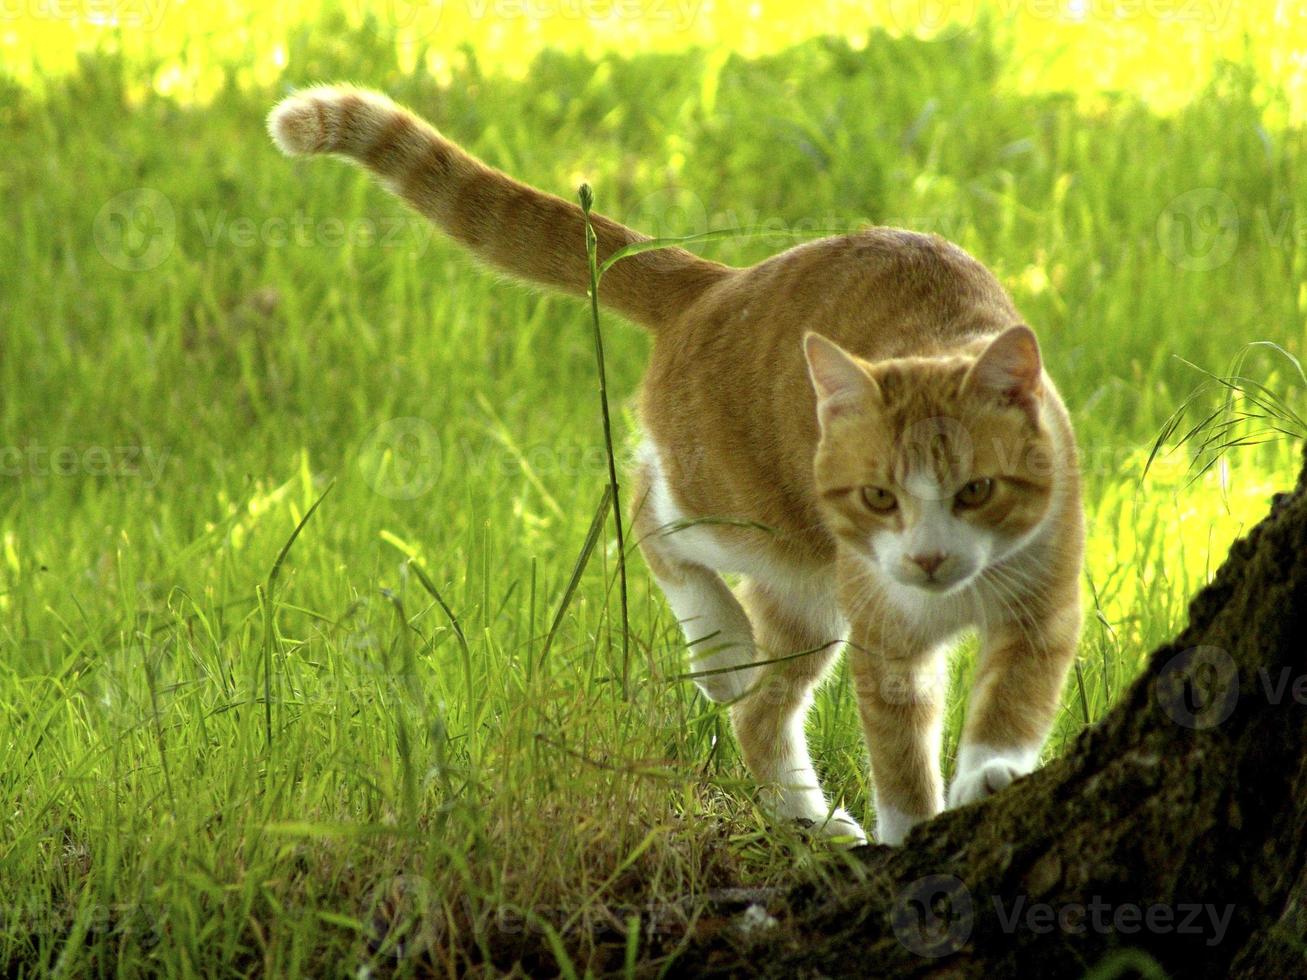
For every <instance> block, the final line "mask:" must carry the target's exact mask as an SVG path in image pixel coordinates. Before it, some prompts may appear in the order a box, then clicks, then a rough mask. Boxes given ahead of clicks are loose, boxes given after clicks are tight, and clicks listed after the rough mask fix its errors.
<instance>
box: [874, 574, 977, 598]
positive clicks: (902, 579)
mask: <svg viewBox="0 0 1307 980" xmlns="http://www.w3.org/2000/svg"><path fill="white" fill-rule="evenodd" d="M889 577H890V578H891V579H893V580H894V582H895V584H897V585H899V586H902V587H904V588H908V589H915V590H917V591H919V592H924V593H926V594H928V595H938V596H944V595H950V594H952V593H954V592H961V591H962V590H963V589H965V588H966V587H967V586H968V585H969V584H971V581H972V580H973V579H974V578H975V574H974V573H973V572H972V571H971V570H969V569H961V570H951V571H949V572H947V573H943V574H941V573H939V572H936V573H934V574H931V575H925V574H920V573H918V574H912V573H910V572H896V573H894V574H891V575H890V576H889Z"/></svg>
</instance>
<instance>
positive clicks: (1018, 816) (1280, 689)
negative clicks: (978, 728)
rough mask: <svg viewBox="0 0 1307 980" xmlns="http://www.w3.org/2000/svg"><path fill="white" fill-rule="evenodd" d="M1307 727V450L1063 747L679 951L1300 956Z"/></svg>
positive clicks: (808, 968) (1046, 965) (936, 959)
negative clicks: (1174, 628)
mask: <svg viewBox="0 0 1307 980" xmlns="http://www.w3.org/2000/svg"><path fill="white" fill-rule="evenodd" d="M1305 745H1307V469H1305V470H1304V473H1303V475H1302V476H1300V477H1299V483H1298V486H1297V488H1296V489H1295V490H1294V491H1293V492H1292V493H1289V494H1280V495H1277V497H1276V498H1275V500H1274V502H1273V504H1272V507H1271V512H1270V514H1269V515H1268V516H1267V517H1266V518H1265V519H1264V520H1262V521H1261V523H1260V524H1258V525H1257V527H1255V528H1254V529H1253V530H1252V532H1251V533H1250V534H1248V535H1247V536H1246V537H1244V538H1243V539H1241V540H1240V541H1238V542H1236V543H1235V545H1234V546H1233V547H1232V548H1231V550H1230V554H1229V556H1228V557H1227V558H1226V561H1225V563H1224V565H1223V566H1222V567H1221V569H1220V570H1219V571H1218V572H1217V574H1216V576H1215V578H1214V580H1213V581H1212V583H1211V584H1210V585H1209V586H1207V587H1206V588H1205V589H1203V590H1202V591H1201V592H1200V593H1199V594H1198V595H1197V596H1196V597H1195V598H1194V600H1193V602H1192V603H1191V605H1190V609H1189V625H1188V626H1187V627H1186V628H1185V630H1184V631H1183V632H1182V633H1181V634H1180V635H1179V636H1177V637H1176V638H1175V639H1174V640H1173V641H1172V642H1171V643H1169V644H1167V645H1165V646H1163V647H1161V648H1160V649H1158V650H1156V651H1154V652H1153V654H1152V656H1151V657H1150V658H1149V663H1148V666H1147V668H1146V670H1145V671H1144V672H1143V674H1142V675H1141V676H1140V677H1139V678H1138V679H1137V680H1136V682H1135V683H1134V684H1133V685H1132V686H1131V688H1130V689H1129V690H1128V691H1127V693H1126V695H1125V696H1124V697H1123V699H1122V700H1121V702H1120V703H1119V704H1117V705H1116V707H1115V708H1114V709H1113V710H1112V711H1111V713H1110V714H1108V715H1107V717H1105V718H1104V719H1103V720H1102V721H1101V722H1099V723H1098V724H1096V725H1093V726H1091V727H1089V728H1087V729H1086V730H1085V731H1084V732H1082V733H1081V735H1080V736H1079V738H1078V739H1077V740H1076V742H1075V744H1074V746H1073V747H1072V748H1071V749H1070V751H1068V752H1067V753H1066V754H1065V755H1064V756H1062V757H1061V758H1059V759H1057V760H1055V761H1053V762H1051V763H1049V764H1048V765H1047V766H1045V767H1044V768H1043V769H1041V770H1039V771H1038V772H1036V773H1034V774H1032V775H1031V776H1029V777H1027V778H1025V779H1021V780H1019V781H1018V782H1016V783H1014V784H1013V785H1012V786H1011V787H1009V788H1008V789H1007V790H1005V791H1003V792H1002V793H999V794H998V795H996V796H994V797H992V798H991V799H989V800H987V801H985V802H983V803H980V804H977V805H974V806H969V807H965V808H963V809H961V810H957V811H952V812H948V813H945V814H943V815H941V816H940V817H938V818H936V819H935V820H932V821H931V822H930V823H928V824H925V825H922V826H920V827H918V828H917V829H916V830H915V831H914V832H913V833H912V835H911V836H910V837H909V838H908V840H907V842H906V844H905V846H903V847H901V848H896V849H891V848H888V847H880V846H874V845H873V846H870V847H867V848H864V849H862V850H861V856H863V857H864V858H865V868H863V869H860V870H861V872H862V873H861V874H860V875H856V876H851V877H852V880H851V881H850V884H849V886H848V887H847V888H838V889H825V890H820V891H819V890H818V889H817V888H815V887H813V886H807V887H800V888H798V889H796V890H795V891H793V892H791V893H790V894H789V895H788V896H785V897H784V898H783V899H782V900H780V901H776V900H771V901H769V902H767V903H765V906H764V907H765V908H766V912H767V913H768V914H769V915H771V916H774V917H775V922H774V924H773V923H771V922H768V923H766V926H768V927H764V928H760V929H753V930H751V931H750V930H745V929H742V928H725V929H720V930H717V931H715V932H714V933H713V934H711V935H707V936H703V937H702V939H701V940H700V941H699V942H697V943H696V944H695V945H693V946H691V948H690V949H689V950H688V951H687V952H686V953H684V954H683V955H682V956H681V957H678V958H677V959H676V960H675V962H674V964H673V966H672V968H671V970H672V972H673V973H678V974H686V973H695V974H706V975H723V976H725V975H758V974H762V975H768V976H776V977H796V976H800V977H802V976H811V977H816V976H831V977H843V976H853V975H863V976H899V975H918V974H925V975H944V976H953V975H958V976H986V977H998V976H1015V975H1018V974H1020V975H1026V974H1027V973H1028V974H1029V975H1032V976H1067V975H1069V976H1080V975H1082V974H1083V973H1085V972H1086V971H1087V970H1089V969H1091V968H1092V967H1095V966H1097V965H1100V964H1104V965H1106V964H1107V963H1115V964H1116V966H1118V967H1121V968H1125V967H1127V966H1128V965H1129V964H1131V963H1139V962H1140V961H1146V960H1147V959H1148V958H1151V959H1152V960H1153V961H1155V962H1156V963H1157V964H1160V965H1161V966H1162V968H1163V969H1164V970H1166V971H1167V972H1168V973H1172V974H1184V975H1192V974H1195V973H1197V974H1198V975H1202V976H1222V977H1224V976H1236V977H1254V976H1256V977H1288V976H1307V861H1305V860H1304V859H1305V857H1307V839H1305V831H1307V756H1305V754H1304V751H1303V750H1304V746H1305ZM760 913H761V910H760V909H757V908H755V909H753V910H752V916H751V918H752V919H753V920H758V919H759V918H760V917H761V916H760ZM743 922H744V920H743V919H742V918H741V920H740V924H743ZM750 935H751V936H752V938H750ZM1140 953H1142V954H1145V955H1140ZM1108 973H1109V975H1115V974H1116V971H1115V970H1113V971H1108Z"/></svg>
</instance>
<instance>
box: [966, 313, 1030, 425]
mask: <svg viewBox="0 0 1307 980" xmlns="http://www.w3.org/2000/svg"><path fill="white" fill-rule="evenodd" d="M1043 371H1044V364H1043V360H1042V359H1041V358H1040V356H1039V341H1038V340H1037V339H1036V337H1035V332H1034V331H1033V330H1031V329H1030V328H1029V327H1027V326H1026V325H1025V324H1021V325H1020V326H1016V327H1008V329H1006V330H1004V331H1003V332H1002V333H1001V334H999V335H998V336H997V337H995V338H994V339H993V340H991V341H990V342H989V346H988V347H986V348H985V350H984V352H983V353H982V354H981V355H980V357H979V358H977V359H976V363H975V364H973V365H972V366H971V370H970V371H968V372H967V380H966V386H967V387H972V388H980V389H983V390H987V391H990V392H992V393H994V394H996V395H998V396H999V397H1000V398H1003V399H1004V400H1006V401H1009V402H1011V403H1012V404H1015V405H1020V406H1022V407H1023V408H1027V409H1033V408H1034V407H1035V406H1036V404H1037V403H1038V402H1039V399H1040V397H1041V395H1042V394H1043V386H1042V385H1041V383H1040V379H1041V378H1042V377H1043Z"/></svg>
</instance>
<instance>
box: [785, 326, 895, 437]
mask: <svg viewBox="0 0 1307 980" xmlns="http://www.w3.org/2000/svg"><path fill="white" fill-rule="evenodd" d="M803 353H804V356H805V357H806V358H807V359H808V376H809V377H810V378H812V387H813V390H814V391H816V392H817V418H818V420H819V421H820V422H821V425H822V428H825V427H826V426H827V425H828V424H829V423H830V421H831V419H833V418H835V416H837V415H839V414H841V413H842V412H847V411H850V410H853V409H856V408H857V407H858V406H859V405H862V404H865V402H866V400H867V398H868V396H871V395H874V394H876V393H877V391H878V388H877V386H876V382H875V381H874V380H873V379H872V377H871V375H870V374H868V373H867V369H866V368H865V367H863V366H862V365H861V364H860V363H858V360H857V359H856V358H855V357H854V356H853V355H852V354H850V353H849V352H848V351H846V350H845V349H844V348H843V347H841V346H840V345H839V344H837V343H835V341H833V340H827V339H826V338H825V337H823V336H822V335H821V334H818V333H808V334H806V335H805V336H804V338H803Z"/></svg>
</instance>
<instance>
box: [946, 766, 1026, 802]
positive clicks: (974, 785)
mask: <svg viewBox="0 0 1307 980" xmlns="http://www.w3.org/2000/svg"><path fill="white" fill-rule="evenodd" d="M1022 775H1024V772H1023V770H1022V768H1021V767H1020V765H1019V764H1018V763H1016V762H1014V761H1013V760H1011V759H990V760H989V761H988V762H986V763H985V764H984V765H982V766H979V767H978V768H976V769H972V770H971V771H970V772H963V773H959V774H958V775H957V776H956V777H955V778H954V780H953V785H952V786H950V787H949V790H948V805H949V806H950V807H955V806H965V805H966V804H968V803H974V802H976V800H983V799H984V798H985V797H987V796H993V795H994V794H995V793H997V792H998V791H999V790H1001V789H1006V788H1007V787H1008V786H1009V785H1010V784H1011V782H1012V780H1014V779H1016V778H1017V777H1018V776H1022Z"/></svg>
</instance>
